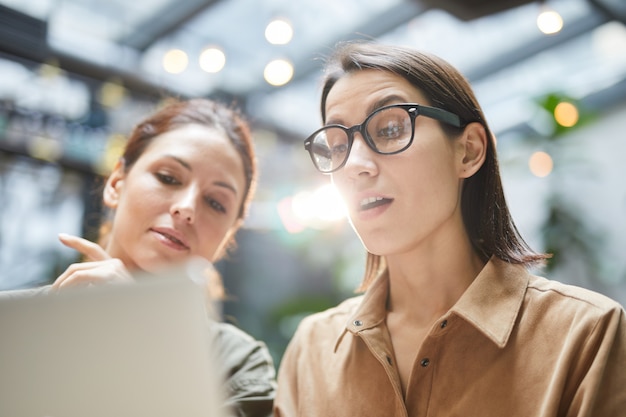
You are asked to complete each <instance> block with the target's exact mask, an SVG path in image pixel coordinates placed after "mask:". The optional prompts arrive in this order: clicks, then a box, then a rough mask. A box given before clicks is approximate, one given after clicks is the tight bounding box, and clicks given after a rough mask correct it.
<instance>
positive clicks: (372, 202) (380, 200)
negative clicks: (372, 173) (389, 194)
mask: <svg viewBox="0 0 626 417" xmlns="http://www.w3.org/2000/svg"><path fill="white" fill-rule="evenodd" d="M391 201H393V200H391V199H389V198H385V197H379V196H378V197H366V198H363V199H362V200H361V201H360V202H359V204H358V210H359V211H365V210H370V209H373V208H376V207H379V206H382V205H385V204H389V203H391Z"/></svg>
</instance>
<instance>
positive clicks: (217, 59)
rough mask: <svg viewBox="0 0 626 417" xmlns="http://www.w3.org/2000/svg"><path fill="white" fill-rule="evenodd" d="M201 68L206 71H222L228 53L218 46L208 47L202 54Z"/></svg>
mask: <svg viewBox="0 0 626 417" xmlns="http://www.w3.org/2000/svg"><path fill="white" fill-rule="evenodd" d="M199 62H200V68H202V69H203V70H204V71H206V72H208V73H211V74H214V73H217V72H220V71H221V70H222V69H223V68H224V65H226V55H225V54H224V52H223V51H222V50H221V49H219V48H216V47H210V48H206V49H205V50H204V51H202V53H201V54H200V58H199Z"/></svg>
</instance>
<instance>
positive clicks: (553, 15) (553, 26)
mask: <svg viewBox="0 0 626 417" xmlns="http://www.w3.org/2000/svg"><path fill="white" fill-rule="evenodd" d="M537 27H538V28H539V30H540V31H541V32H543V33H545V34H546V35H552V34H555V33H557V32H560V31H561V29H563V18H562V17H561V15H560V14H559V13H557V12H556V11H554V10H552V9H549V8H547V7H546V6H543V7H542V8H541V12H540V13H539V16H537Z"/></svg>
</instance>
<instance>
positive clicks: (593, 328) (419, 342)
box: [274, 43, 626, 417]
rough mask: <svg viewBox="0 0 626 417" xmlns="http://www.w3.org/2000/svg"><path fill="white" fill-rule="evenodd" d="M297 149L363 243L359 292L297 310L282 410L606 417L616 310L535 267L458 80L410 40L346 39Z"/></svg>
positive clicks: (623, 322)
mask: <svg viewBox="0 0 626 417" xmlns="http://www.w3.org/2000/svg"><path fill="white" fill-rule="evenodd" d="M321 113H322V121H323V123H324V126H323V127H322V128H320V129H318V130H317V131H316V132H314V133H313V134H312V135H311V136H309V137H308V138H307V139H306V140H305V143H304V146H305V149H306V150H307V151H308V152H309V153H310V156H311V159H312V161H313V164H314V166H315V167H316V168H317V170H318V171H321V172H322V173H325V174H330V175H331V178H332V181H333V183H334V184H335V186H336V187H337V189H338V190H339V192H340V193H341V194H342V197H343V199H344V201H345V203H346V205H347V209H348V214H349V218H350V222H351V224H352V226H353V228H354V230H355V231H356V233H357V235H358V236H359V238H360V239H361V241H362V243H363V245H364V246H365V248H366V249H367V251H368V258H367V264H366V271H365V277H364V279H363V281H362V284H361V286H360V288H359V290H360V291H363V292H364V294H363V295H360V296H357V297H354V298H351V299H348V300H346V301H344V302H343V303H341V304H340V305H338V306H337V307H334V308H331V309H329V310H327V311H324V312H321V313H317V314H314V315H312V316H310V317H307V318H305V319H304V320H303V321H302V322H301V323H300V325H299V327H298V329H297V331H296V333H295V335H294V337H293V339H292V341H291V342H290V344H289V346H288V348H287V350H286V352H285V355H284V357H283V358H282V361H281V365H280V370H279V376H278V383H279V387H278V392H277V397H276V401H275V407H274V413H275V415H276V416H290V417H291V416H299V417H306V416H335V415H336V416H348V415H349V416H357V415H358V416H427V415H428V416H432V417H436V416H481V417H486V416H498V417H501V416H503V415H506V416H520V417H521V416H524V417H527V416H535V417H536V416H542V417H548V416H617V415H623V413H624V410H626V318H625V316H624V310H623V308H622V307H621V306H620V305H619V304H618V303H616V302H614V301H613V300H610V299H609V298H607V297H604V296H602V295H600V294H597V293H594V292H591V291H589V290H585V289H582V288H577V287H573V286H568V285H564V284H562V283H558V282H555V281H550V280H547V279H545V278H542V277H537V276H534V275H532V274H531V273H530V272H529V267H531V266H534V265H539V264H541V263H542V262H543V261H545V260H546V259H547V258H548V255H546V254H541V253H536V252H534V251H533V250H531V249H530V248H529V246H528V245H527V244H526V243H525V242H524V240H523V239H522V237H521V236H520V234H519V233H518V231H517V229H516V227H515V225H514V223H513V221H512V219H511V216H510V213H509V210H508V208H507V204H506V201H505V198H504V193H503V190H502V184H501V180H500V174H499V168H498V163H497V157H496V150H495V141H494V138H493V135H492V133H491V132H490V130H489V127H488V125H487V122H486V120H485V117H484V115H483V113H482V110H481V108H480V105H479V104H478V102H477V100H476V98H475V96H474V94H473V92H472V89H471V87H470V85H469V83H468V82H467V81H466V79H465V78H464V77H463V76H462V75H461V74H460V73H459V72H458V71H457V70H456V69H454V68H453V67H452V66H451V65H450V64H448V63H447V62H445V61H443V60H441V59H439V58H437V57H435V56H432V55H429V54H424V53H420V52H417V51H415V50H412V49H408V48H402V47H395V46H391V45H380V44H376V43H346V44H343V45H341V46H340V47H338V48H337V50H336V51H335V53H334V55H333V56H332V57H331V58H330V59H329V61H328V63H327V75H326V77H325V79H324V83H323V89H322V98H321Z"/></svg>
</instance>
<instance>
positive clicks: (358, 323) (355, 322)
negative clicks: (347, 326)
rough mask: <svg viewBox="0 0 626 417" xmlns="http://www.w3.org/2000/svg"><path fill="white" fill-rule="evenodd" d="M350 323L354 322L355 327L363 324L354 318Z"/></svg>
mask: <svg viewBox="0 0 626 417" xmlns="http://www.w3.org/2000/svg"><path fill="white" fill-rule="evenodd" d="M352 324H354V325H355V326H357V327H360V326H363V322H362V321H361V320H354V321H353V322H352Z"/></svg>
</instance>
